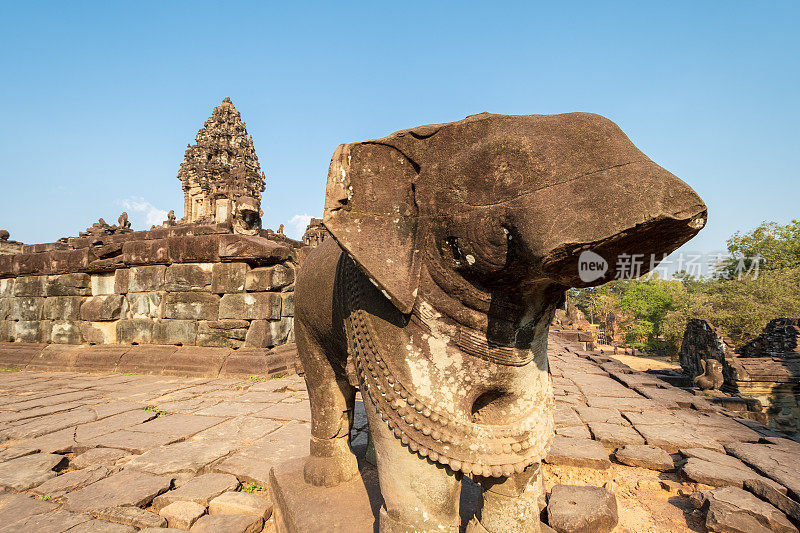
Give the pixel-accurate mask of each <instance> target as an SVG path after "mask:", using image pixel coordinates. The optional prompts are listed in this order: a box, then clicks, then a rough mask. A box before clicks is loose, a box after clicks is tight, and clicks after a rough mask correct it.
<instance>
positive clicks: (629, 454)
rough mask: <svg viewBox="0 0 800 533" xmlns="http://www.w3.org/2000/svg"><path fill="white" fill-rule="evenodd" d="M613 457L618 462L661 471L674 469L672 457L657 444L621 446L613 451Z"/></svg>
mask: <svg viewBox="0 0 800 533" xmlns="http://www.w3.org/2000/svg"><path fill="white" fill-rule="evenodd" d="M614 457H615V458H616V460H617V461H619V462H620V463H622V464H624V465H628V466H638V467H641V468H649V469H650V470H659V471H661V472H670V471H672V470H675V464H674V463H673V461H672V457H671V456H670V455H669V454H668V453H667V452H665V451H664V450H662V449H661V448H659V447H657V446H650V445H648V444H638V445H637V444H632V445H627V446H623V447H621V448H618V449H617V451H616V452H614Z"/></svg>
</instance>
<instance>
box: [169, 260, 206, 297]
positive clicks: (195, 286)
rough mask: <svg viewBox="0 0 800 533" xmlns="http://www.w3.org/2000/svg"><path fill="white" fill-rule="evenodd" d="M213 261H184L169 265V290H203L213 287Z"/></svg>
mask: <svg viewBox="0 0 800 533" xmlns="http://www.w3.org/2000/svg"><path fill="white" fill-rule="evenodd" d="M212 267H213V265H212V264H211V263H184V264H175V265H170V266H169V267H167V273H166V278H165V288H166V290H167V292H203V291H210V289H211V276H212V274H211V269H212Z"/></svg>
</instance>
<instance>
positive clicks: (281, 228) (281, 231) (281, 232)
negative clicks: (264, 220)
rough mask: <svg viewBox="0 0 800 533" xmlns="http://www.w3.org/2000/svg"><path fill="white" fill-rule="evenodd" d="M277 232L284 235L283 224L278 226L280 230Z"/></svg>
mask: <svg viewBox="0 0 800 533" xmlns="http://www.w3.org/2000/svg"><path fill="white" fill-rule="evenodd" d="M276 233H277V234H278V235H283V224H281V225H280V226H278V231H276Z"/></svg>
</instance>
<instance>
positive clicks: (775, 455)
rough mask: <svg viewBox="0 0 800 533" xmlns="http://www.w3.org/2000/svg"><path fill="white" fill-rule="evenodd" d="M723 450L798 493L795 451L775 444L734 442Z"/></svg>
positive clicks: (799, 477)
mask: <svg viewBox="0 0 800 533" xmlns="http://www.w3.org/2000/svg"><path fill="white" fill-rule="evenodd" d="M725 450H726V451H727V452H728V453H729V454H731V455H733V456H735V457H737V458H738V459H741V460H742V461H743V462H745V463H746V464H748V465H750V466H752V467H753V468H756V469H758V471H759V472H762V473H763V474H764V475H765V476H767V477H769V478H771V479H773V480H775V481H777V482H778V483H780V484H781V485H783V486H784V487H786V488H788V489H789V490H790V491H792V493H793V494H795V495H800V463H798V461H797V453H796V452H795V451H792V450H791V449H787V448H785V447H782V446H780V445H777V444H750V443H745V442H741V443H735V444H729V445H727V446H725Z"/></svg>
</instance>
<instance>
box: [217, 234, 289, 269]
mask: <svg viewBox="0 0 800 533" xmlns="http://www.w3.org/2000/svg"><path fill="white" fill-rule="evenodd" d="M291 255H292V252H291V250H290V249H289V248H288V247H287V246H284V245H282V244H280V243H277V242H275V241H271V240H269V239H267V238H265V237H255V236H253V237H250V236H246V235H220V236H219V257H220V258H221V259H223V260H226V259H227V260H239V261H242V260H244V261H248V262H254V263H259V264H262V265H272V264H275V263H280V262H281V261H286V260H287V259H289V258H290V257H291Z"/></svg>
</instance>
